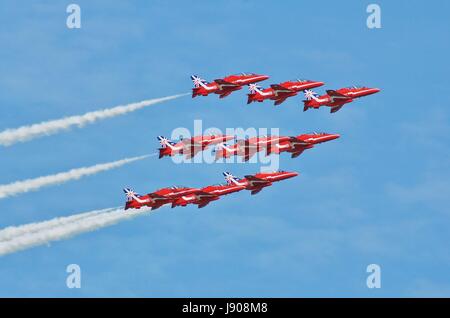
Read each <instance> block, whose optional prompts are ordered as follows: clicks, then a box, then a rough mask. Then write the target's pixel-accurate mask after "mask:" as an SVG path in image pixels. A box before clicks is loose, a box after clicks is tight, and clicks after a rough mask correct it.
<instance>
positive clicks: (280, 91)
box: [270, 84, 295, 96]
mask: <svg viewBox="0 0 450 318" xmlns="http://www.w3.org/2000/svg"><path fill="white" fill-rule="evenodd" d="M270 87H271V88H272V89H273V90H274V92H275V95H277V96H280V95H283V94H292V93H295V91H293V90H291V89H289V88H286V87H284V86H281V85H279V84H272V85H270Z"/></svg>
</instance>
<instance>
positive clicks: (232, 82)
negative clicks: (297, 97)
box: [191, 73, 269, 98]
mask: <svg viewBox="0 0 450 318" xmlns="http://www.w3.org/2000/svg"><path fill="white" fill-rule="evenodd" d="M268 78H269V76H267V75H260V74H254V73H240V74H234V75H229V76H227V77H224V78H221V79H215V80H214V81H212V82H210V83H208V82H207V81H205V80H204V79H202V78H200V77H199V76H197V75H191V79H192V82H194V88H193V89H192V98H194V97H196V96H208V95H209V94H211V93H214V94H218V95H219V97H220V98H224V97H226V96H228V95H230V94H231V93H232V92H234V91H237V90H240V89H242V86H244V85H248V84H253V83H257V82H260V81H264V80H266V79H268Z"/></svg>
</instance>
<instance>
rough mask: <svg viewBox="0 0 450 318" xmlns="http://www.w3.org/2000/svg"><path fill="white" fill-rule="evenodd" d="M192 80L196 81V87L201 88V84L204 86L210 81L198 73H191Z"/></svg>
mask: <svg viewBox="0 0 450 318" xmlns="http://www.w3.org/2000/svg"><path fill="white" fill-rule="evenodd" d="M191 80H192V82H193V83H194V88H199V87H200V86H203V85H205V84H207V83H208V82H207V81H205V80H204V79H203V78H200V77H199V76H198V75H191Z"/></svg>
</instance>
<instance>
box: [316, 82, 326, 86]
mask: <svg viewBox="0 0 450 318" xmlns="http://www.w3.org/2000/svg"><path fill="white" fill-rule="evenodd" d="M316 84H317V85H319V86H323V85H325V82H316Z"/></svg>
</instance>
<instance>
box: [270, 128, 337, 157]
mask: <svg viewBox="0 0 450 318" xmlns="http://www.w3.org/2000/svg"><path fill="white" fill-rule="evenodd" d="M339 137H340V135H338V134H327V133H316V132H314V133H312V134H302V135H298V136H296V137H290V139H289V140H286V141H282V142H280V143H278V144H275V145H273V144H272V145H270V146H269V147H268V148H267V149H266V154H267V155H270V154H271V153H276V154H279V153H281V152H289V153H291V158H296V157H298V156H300V155H301V154H302V152H303V151H305V150H306V149H311V148H313V147H314V145H316V144H320V143H322V142H326V141H330V140H333V139H337V138H339Z"/></svg>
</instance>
